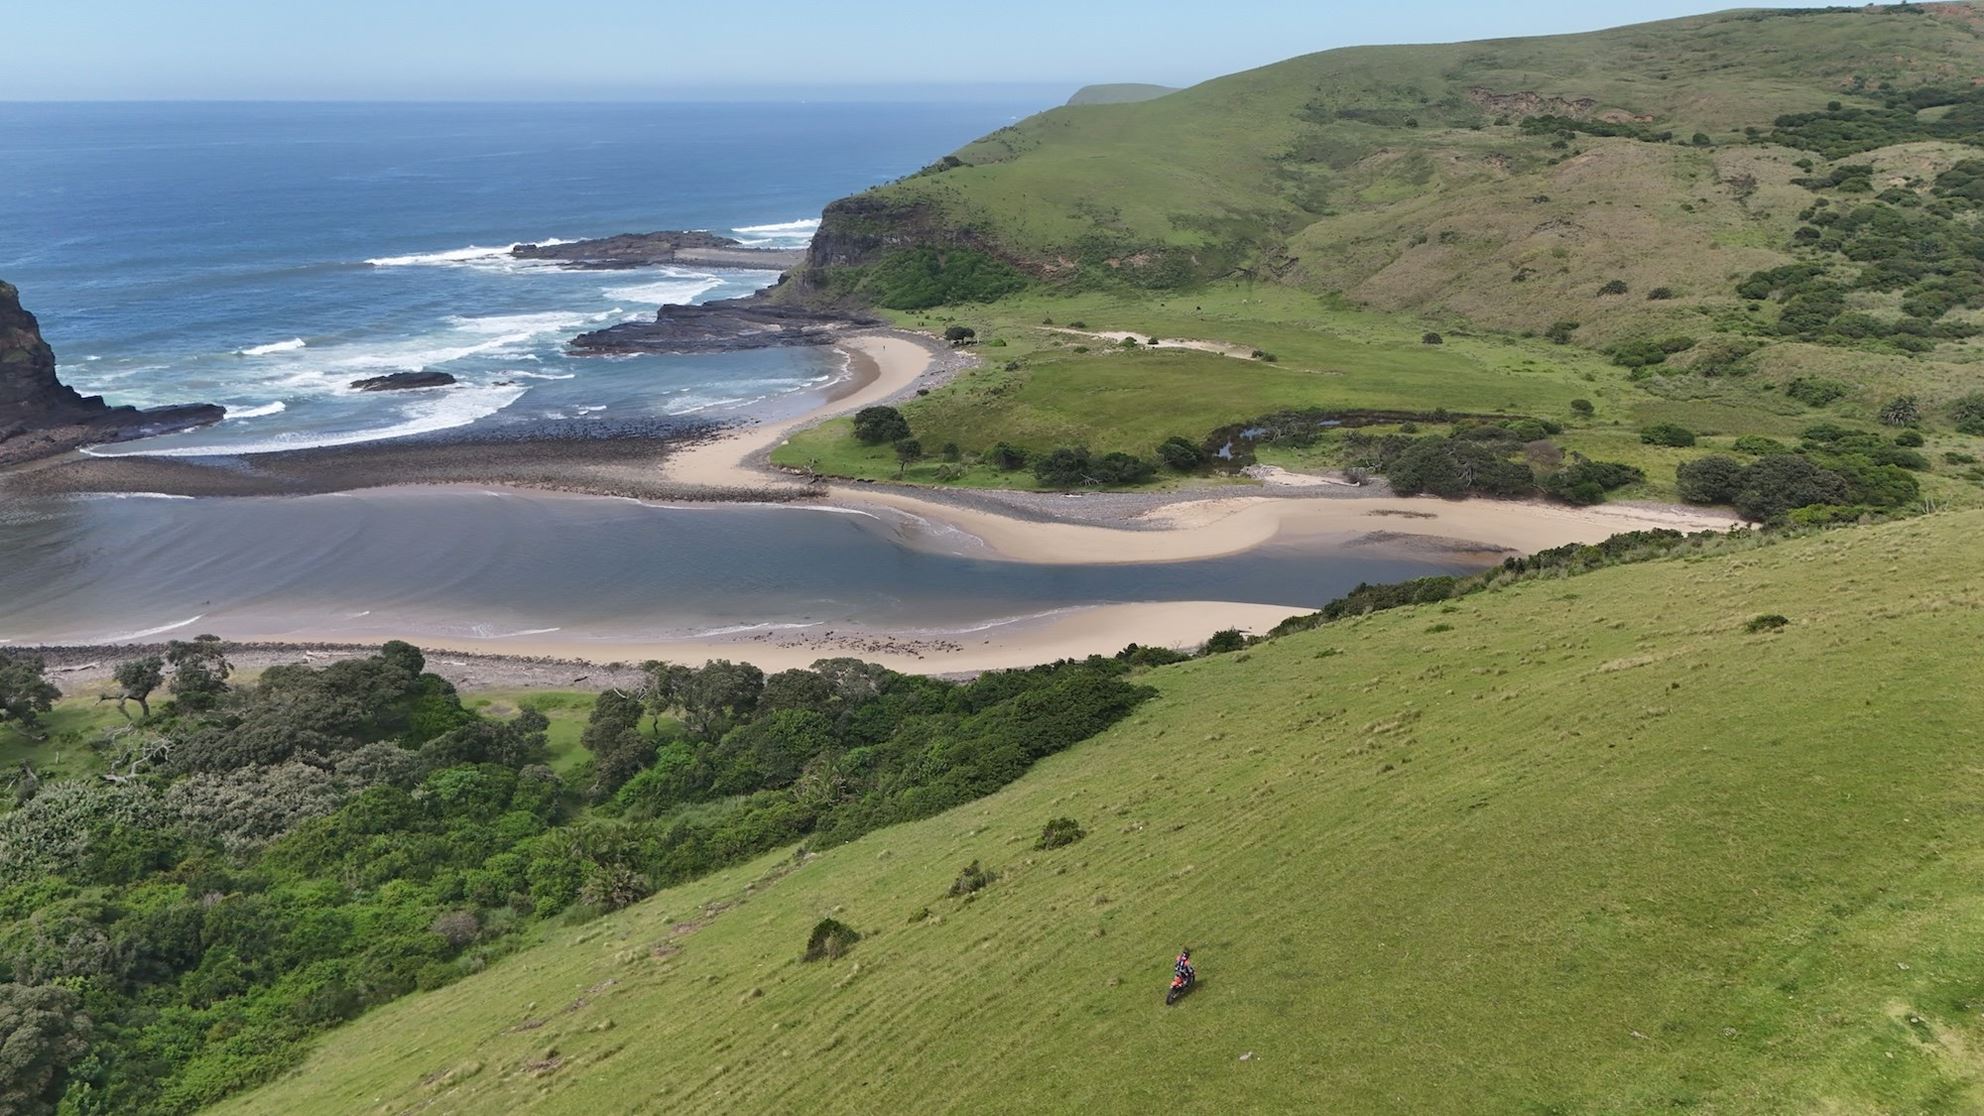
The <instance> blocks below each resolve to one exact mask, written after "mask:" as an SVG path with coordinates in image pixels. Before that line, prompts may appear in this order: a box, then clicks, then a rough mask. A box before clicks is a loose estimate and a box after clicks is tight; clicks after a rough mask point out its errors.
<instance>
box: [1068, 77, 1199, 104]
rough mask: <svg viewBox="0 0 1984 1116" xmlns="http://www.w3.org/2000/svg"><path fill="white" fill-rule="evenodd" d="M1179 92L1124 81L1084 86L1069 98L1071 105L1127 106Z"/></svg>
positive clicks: (1158, 86)
mask: <svg viewBox="0 0 1984 1116" xmlns="http://www.w3.org/2000/svg"><path fill="white" fill-rule="evenodd" d="M1176 92H1178V90H1177V89H1175V88H1174V87H1172V86H1169V85H1151V84H1149V83H1148V82H1141V81H1123V82H1115V83H1113V84H1106V85H1084V86H1082V87H1081V88H1080V89H1077V90H1075V92H1074V95H1073V96H1071V97H1069V98H1068V103H1069V104H1071V105H1127V104H1130V103H1132V102H1134V101H1152V100H1156V99H1157V98H1159V97H1162V96H1164V95H1165V94H1166V93H1176Z"/></svg>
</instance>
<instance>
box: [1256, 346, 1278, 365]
mask: <svg viewBox="0 0 1984 1116" xmlns="http://www.w3.org/2000/svg"><path fill="white" fill-rule="evenodd" d="M1254 359H1255V360H1258V361H1261V362H1262V363H1264V364H1273V363H1274V362H1275V361H1278V360H1280V359H1281V358H1280V357H1278V356H1276V355H1274V354H1273V353H1271V352H1268V351H1267V350H1266V349H1255V350H1254Z"/></svg>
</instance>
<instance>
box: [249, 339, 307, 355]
mask: <svg viewBox="0 0 1984 1116" xmlns="http://www.w3.org/2000/svg"><path fill="white" fill-rule="evenodd" d="M306 344H308V342H306V341H304V340H303V338H301V337H292V338H290V339H289V340H287V341H271V342H269V343H268V344H266V345H250V346H248V347H247V348H245V349H239V350H236V351H237V352H238V353H239V354H240V355H242V356H268V355H269V354H270V353H290V352H295V351H296V350H298V349H300V348H303V346H304V345H306Z"/></svg>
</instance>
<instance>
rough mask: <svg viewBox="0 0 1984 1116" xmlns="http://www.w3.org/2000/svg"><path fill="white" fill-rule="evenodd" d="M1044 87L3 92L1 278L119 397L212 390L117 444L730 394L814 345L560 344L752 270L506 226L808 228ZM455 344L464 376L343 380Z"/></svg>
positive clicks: (445, 358)
mask: <svg viewBox="0 0 1984 1116" xmlns="http://www.w3.org/2000/svg"><path fill="white" fill-rule="evenodd" d="M1042 107H1045V106H1042V105H1036V104H1015V103H997V104H990V103H988V104H927V105H926V104H219V103H176V104H0V166H4V168H5V172H4V174H0V278H4V279H6V280H8V281H10V282H13V283H14V284H16V285H17V286H19V287H20V288H21V292H22V299H23V302H24V304H25V305H26V306H27V307H28V308H29V309H30V310H32V311H34V312H35V313H36V314H37V315H38V316H39V317H40V319H41V323H42V328H43V332H44V334H45V335H46V336H47V337H48V340H49V341H50V343H51V344H52V345H53V346H54V347H55V351H56V356H57V359H58V361H59V364H60V373H61V375H62V377H63V378H64V379H65V380H66V381H67V382H69V383H71V384H73V385H74V386H75V387H77V388H78V389H79V390H82V391H84V392H86V393H99V394H102V395H104V396H106V397H107V398H108V399H109V400H110V401H111V402H113V403H131V404H137V405H140V406H148V405H154V404H159V403H169V402H193V401H211V402H218V403H223V404H225V405H226V406H227V407H228V409H229V412H230V415H229V418H228V420H227V421H226V422H224V423H222V424H220V425H219V426H217V427H213V428H211V429H209V430H204V431H196V432H192V433H188V434H181V435H173V436H170V437H166V438H156V439H150V440H147V441H143V442H137V443H129V444H125V445H122V446H118V447H114V448H112V449H107V450H100V451H98V452H106V453H129V452H141V453H199V452H207V453H211V452H236V453H239V452H256V451H269V450H278V449H284V448H300V447H303V446H311V445H336V444H350V443H353V442H360V441H368V440H374V439H378V438H382V437H390V436H396V435H404V434H415V433H422V432H427V431H435V430H443V429H457V430H459V429H464V428H477V429H480V428H494V427H499V426H503V425H506V424H515V423H525V422H537V421H543V420H558V421H561V422H578V423H585V422H599V423H608V422H612V421H615V420H624V419H640V418H651V417H656V416H671V415H695V416H699V417H709V416H725V415H734V414H737V413H739V412H740V411H742V412H748V411H749V410H751V409H752V408H754V407H759V406H761V405H763V404H765V403H766V402H768V401H771V400H775V399H776V398H777V397H779V396H781V395H786V394H790V393H794V392H799V391H802V390H805V389H806V388H808V387H809V386H815V385H817V384H819V383H821V382H823V380H824V379H825V378H827V377H830V376H832V375H834V374H836V372H837V370H838V369H837V365H836V363H835V362H834V358H833V356H832V354H829V353H823V352H817V351H802V352H793V351H783V352H758V353H739V354H724V355H720V356H696V357H688V356H642V357H620V358H610V359H603V358H597V357H593V358H574V357H570V356H567V355H566V354H565V352H564V343H565V341H567V340H568V339H569V338H570V337H571V336H572V335H574V334H576V333H579V332H582V331H584V330H587V329H594V328H598V327H600V326H602V325H606V324H610V323H612V322H615V321H620V320H625V319H629V318H646V317H650V316H652V315H653V313H654V310H655V308H656V307H657V306H658V305H660V304H662V303H670V302H689V301H702V300H706V299H711V298H722V297H728V296H733V295H738V294H743V293H746V292H748V291H751V290H753V289H756V288H757V287H760V286H763V285H764V284H766V283H768V282H770V281H771V280H772V278H773V276H772V275H769V274H766V273H763V272H740V271H714V270H690V269H682V268H651V269H642V270H636V271H615V272H596V271H595V272H587V271H572V270H565V269H561V268H558V267H555V266H549V265H544V264H532V263H525V262H523V261H517V260H514V259H512V258H509V257H508V256H507V254H506V252H507V248H508V246H509V245H511V244H513V243H517V242H522V241H544V240H548V239H564V240H571V239H579V238H583V237H592V236H605V235H610V234H613V233H620V232H644V231H651V230H655V229H673V228H689V229H709V230H712V231H716V232H721V233H725V234H727V235H732V236H736V237H738V238H739V239H742V240H744V241H746V242H747V243H761V244H765V245H768V246H794V245H801V244H804V243H805V242H806V240H807V239H808V237H809V236H810V234H811V232H812V230H813V228H814V225H815V222H816V219H817V217H818V214H819V212H820V209H821V207H822V206H824V205H825V204H826V203H827V202H828V201H831V200H832V199H834V198H836V197H839V196H842V195H844V194H849V193H853V192H856V191H858V190H860V189H863V188H864V187H867V186H870V185H873V184H875V183H878V182H882V181H886V180H888V179H890V178H893V177H897V176H899V175H902V174H905V173H907V172H909V171H912V170H914V169H916V168H917V167H919V166H921V165H923V164H925V163H927V162H929V161H930V160H931V159H933V158H934V157H936V156H937V155H939V154H942V153H943V152H946V151H949V150H951V149H953V148H955V147H957V146H959V145H961V144H963V143H964V142H966V141H968V140H970V139H971V138H973V137H975V136H978V135H982V134H984V133H985V132H988V131H991V130H992V129H995V128H997V127H1000V126H1001V125H1003V124H1006V123H1008V122H1010V121H1011V120H1013V119H1016V118H1018V117H1020V116H1023V115H1026V114H1027V113H1030V112H1033V111H1036V110H1038V109H1039V108H1042ZM423 369H434V370H439V371H445V372H450V373H452V374H454V375H455V376H456V377H457V378H458V380H459V381H460V386H457V387H454V388H450V389H446V390H438V391H423V392H413V393H390V394H386V395H380V394H376V393H372V394H366V393H357V392H353V391H351V390H350V389H349V383H350V381H352V380H354V379H359V378H362V377H366V376H375V375H380V374H383V373H388V372H395V371H418V370H423Z"/></svg>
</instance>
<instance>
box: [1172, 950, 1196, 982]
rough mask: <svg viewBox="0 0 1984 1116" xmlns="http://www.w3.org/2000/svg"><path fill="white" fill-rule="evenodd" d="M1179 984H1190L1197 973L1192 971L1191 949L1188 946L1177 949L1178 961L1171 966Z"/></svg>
mask: <svg viewBox="0 0 1984 1116" xmlns="http://www.w3.org/2000/svg"><path fill="white" fill-rule="evenodd" d="M1171 971H1172V973H1173V974H1175V975H1176V976H1177V978H1178V983H1179V984H1190V983H1192V981H1193V980H1194V979H1195V978H1196V976H1197V974H1196V973H1194V972H1193V971H1192V950H1191V947H1190V946H1187V947H1186V948H1184V949H1181V950H1179V951H1178V962H1177V963H1176V964H1174V965H1172V966H1171Z"/></svg>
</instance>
